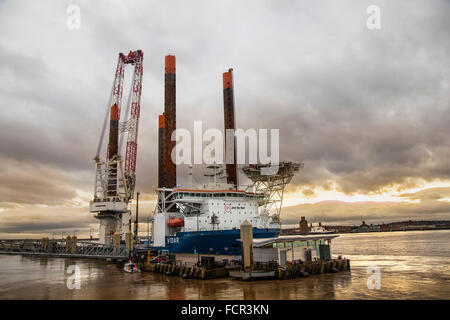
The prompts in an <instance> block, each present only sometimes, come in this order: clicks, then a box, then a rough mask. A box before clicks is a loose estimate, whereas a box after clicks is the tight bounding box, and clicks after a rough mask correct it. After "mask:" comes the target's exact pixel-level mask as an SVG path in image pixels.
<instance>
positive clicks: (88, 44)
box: [0, 0, 450, 203]
mask: <svg viewBox="0 0 450 320" xmlns="http://www.w3.org/2000/svg"><path fill="white" fill-rule="evenodd" d="M28 4H30V5H29V6H27V5H25V4H24V3H23V2H13V1H4V2H3V3H2V11H1V12H0V28H1V29H2V30H4V32H2V40H1V43H0V58H1V59H2V61H5V62H7V63H2V65H1V66H0V88H1V89H0V95H1V98H2V99H1V100H2V113H3V116H2V117H1V118H0V148H1V156H2V158H4V159H13V160H14V161H19V162H21V163H28V164H33V165H38V164H41V165H43V166H51V167H54V168H58V169H59V170H61V172H72V173H73V172H76V173H75V174H71V175H70V174H69V175H68V176H67V180H66V182H67V184H62V187H60V188H59V187H58V186H59V185H60V184H59V183H60V181H61V180H60V177H54V176H52V175H51V176H49V177H48V179H46V181H45V182H46V183H47V184H44V187H43V188H42V190H47V189H49V190H50V189H51V190H52V191H51V192H49V194H52V196H49V197H45V196H42V195H41V193H37V192H36V190H35V189H33V188H31V187H26V188H23V187H21V186H19V185H18V184H17V183H19V182H17V183H16V184H9V185H8V186H3V189H2V194H1V196H2V198H8V199H9V200H8V199H6V200H7V201H8V202H10V201H11V200H14V201H26V198H28V199H33V202H35V201H39V199H41V201H42V202H45V203H56V202H58V200H56V199H60V200H61V201H65V200H66V199H68V198H70V197H71V196H72V195H73V194H72V193H71V191H70V187H69V185H71V184H73V185H76V186H77V187H78V188H82V189H84V190H91V189H92V184H93V173H94V172H93V165H92V157H93V155H94V152H95V149H96V144H97V141H98V134H99V131H100V126H101V122H102V119H103V114H104V109H105V107H106V103H107V98H108V97H107V95H108V94H109V92H110V86H111V82H112V75H113V72H114V67H115V66H114V64H115V62H116V57H117V53H118V52H120V51H124V52H127V51H128V50H130V49H135V48H142V49H143V50H144V53H145V59H144V74H145V75H144V81H143V86H144V87H143V97H142V113H141V123H140V133H139V150H138V166H137V171H138V180H137V184H138V185H137V187H138V189H139V190H140V191H141V192H142V193H152V192H153V191H152V187H153V186H154V185H155V184H156V179H157V177H156V175H157V171H156V163H157V141H156V139H157V115H158V114H159V113H162V111H163V61H164V55H165V54H168V53H171V54H175V55H176V56H177V124H178V126H179V127H190V126H191V125H192V122H193V121H194V120H200V119H201V120H203V121H204V122H205V124H207V126H215V127H218V128H222V126H223V119H222V92H221V73H222V72H223V71H225V70H226V69H227V68H228V67H233V68H234V70H235V91H236V114H237V125H238V126H239V127H242V128H249V127H256V128H280V139H281V141H280V142H281V146H280V148H281V158H282V159H288V160H294V161H302V162H304V163H305V169H304V170H303V172H302V173H301V174H300V175H298V176H297V177H295V179H294V180H293V183H292V185H291V186H290V187H289V190H295V188H297V186H299V185H300V186H307V187H309V188H310V189H311V190H314V187H316V186H321V187H324V188H327V187H329V186H330V183H331V182H335V183H336V184H337V185H338V187H339V189H340V190H341V191H343V192H346V193H354V192H357V191H360V192H364V193H369V192H378V191H379V190H380V189H381V188H383V187H386V186H390V185H393V184H396V183H397V184H402V185H403V186H413V185H414V180H415V179H425V180H432V179H447V178H448V176H449V174H450V164H449V162H448V161H447V159H448V158H449V156H450V142H449V139H448V137H449V136H450V129H449V126H448V123H449V121H450V108H449V102H450V100H449V99H450V98H449V95H448V88H449V83H450V77H449V70H450V68H449V66H450V61H449V59H450V58H449V56H448V52H449V51H450V50H449V49H450V41H449V40H448V39H450V37H448V30H450V20H449V19H448V14H447V12H449V9H450V8H449V6H450V5H449V2H448V1H438V0H436V1H430V2H423V1H410V2H408V4H404V3H403V2H402V1H380V2H379V5H380V7H381V8H382V29H381V30H379V31H369V30H367V29H366V28H365V19H366V18H367V14H366V12H365V9H366V8H367V6H368V5H369V4H372V3H371V2H370V1H363V2H358V3H355V2H352V1H344V2H339V3H337V2H336V1H325V2H321V3H314V4H307V3H305V2H301V1H298V2H295V3H294V2H292V3H283V4H280V3H278V2H274V1H265V2H261V1H253V2H246V3H241V2H237V1H232V2H227V3H212V2H210V1H194V2H189V3H181V4H180V3H174V2H170V1H165V2H158V1H154V2H150V3H146V4H142V3H141V2H135V4H136V5H135V6H134V5H131V4H122V3H113V4H110V3H105V2H96V3H92V2H88V1H81V2H79V5H80V7H81V10H82V25H81V29H80V30H79V31H68V30H67V28H66V27H65V19H66V15H65V8H66V5H67V3H58V4H55V3H54V2H50V1H49V2H41V3H40V6H41V11H42V12H45V14H44V15H42V16H36V15H35V14H34V11H33V10H34V9H35V8H33V6H32V5H31V4H32V2H28ZM137 4H138V5H137ZM16 21H20V25H18V23H17V22H16ZM3 174H5V173H3ZM179 177H180V180H183V179H185V177H184V169H183V168H180V173H179ZM7 178H8V176H7V175H6V174H5V176H4V177H3V179H4V180H5V181H6V179H7ZM197 178H198V179H199V180H200V179H201V175H197ZM8 179H9V178H8ZM30 179H31V180H33V179H34V178H30ZM8 181H10V180H8ZM33 184H34V182H32V183H31V185H33ZM46 188H47V189H46ZM53 189H55V190H53ZM56 189H59V190H56ZM15 194H16V195H15ZM51 199H55V200H51ZM53 201H56V202H53Z"/></svg>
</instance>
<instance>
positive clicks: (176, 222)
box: [167, 218, 184, 228]
mask: <svg viewBox="0 0 450 320" xmlns="http://www.w3.org/2000/svg"><path fill="white" fill-rule="evenodd" d="M167 225H168V226H169V227H171V228H177V227H182V226H184V220H183V219H180V218H173V219H169V221H168V222H167Z"/></svg>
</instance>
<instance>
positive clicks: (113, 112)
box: [89, 50, 144, 244]
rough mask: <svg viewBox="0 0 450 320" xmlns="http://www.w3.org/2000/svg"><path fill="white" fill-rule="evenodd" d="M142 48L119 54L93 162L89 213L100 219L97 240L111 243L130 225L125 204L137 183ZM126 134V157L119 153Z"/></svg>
mask: <svg viewBox="0 0 450 320" xmlns="http://www.w3.org/2000/svg"><path fill="white" fill-rule="evenodd" d="M143 59H144V53H143V52H142V50H136V51H130V52H129V53H128V55H125V54H123V53H119V58H118V61H117V67H116V71H115V75H114V81H113V86H112V89H111V94H110V98H109V103H108V106H107V109H106V113H105V118H104V121H103V126H102V130H101V134H100V140H99V143H98V147H97V152H96V155H95V157H94V162H95V189H94V199H93V200H92V201H91V202H90V203H89V210H90V212H93V213H96V214H97V215H96V218H98V219H99V220H100V228H99V241H100V243H103V244H111V242H112V235H113V234H115V233H119V234H121V236H122V239H124V234H125V232H126V231H128V230H129V228H130V226H131V211H130V210H129V209H128V204H129V202H130V201H131V199H133V197H134V189H135V185H136V156H137V137H138V128H139V115H140V101H141V92H142V75H143ZM128 65H131V66H134V71H133V75H132V80H131V88H130V91H129V93H128V99H127V102H126V104H125V108H126V111H125V112H124V117H125V119H124V121H120V115H121V109H122V95H123V84H124V76H125V68H126V67H127V66H128ZM108 116H109V142H108V145H107V149H106V157H105V159H104V160H102V159H101V157H100V152H101V149H102V147H103V140H104V136H105V132H106V126H107V122H108ZM125 134H126V139H127V141H126V146H125V160H123V158H122V155H121V150H122V144H123V139H124V136H125Z"/></svg>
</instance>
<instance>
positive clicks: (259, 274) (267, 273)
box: [139, 259, 350, 280]
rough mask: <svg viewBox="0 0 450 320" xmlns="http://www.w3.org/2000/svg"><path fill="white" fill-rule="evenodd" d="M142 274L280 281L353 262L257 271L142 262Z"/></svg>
mask: <svg viewBox="0 0 450 320" xmlns="http://www.w3.org/2000/svg"><path fill="white" fill-rule="evenodd" d="M139 267H140V269H141V271H144V272H153V273H160V274H165V275H167V276H178V277H182V278H183V279H198V280H209V279H217V278H228V277H232V278H237V279H241V280H262V279H276V280H289V279H294V278H304V277H309V276H310V275H317V274H323V273H337V272H344V271H350V260H349V259H331V260H318V261H308V262H303V263H293V264H290V265H285V266H275V267H274V268H271V269H267V268H266V269H253V270H246V271H242V270H241V267H240V266H239V265H231V266H227V267H219V268H207V267H198V266H195V265H194V266H188V265H186V264H181V263H178V264H170V263H141V264H139Z"/></svg>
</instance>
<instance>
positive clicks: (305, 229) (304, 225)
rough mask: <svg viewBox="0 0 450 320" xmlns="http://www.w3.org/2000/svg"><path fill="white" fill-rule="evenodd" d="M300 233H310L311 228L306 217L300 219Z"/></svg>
mask: <svg viewBox="0 0 450 320" xmlns="http://www.w3.org/2000/svg"><path fill="white" fill-rule="evenodd" d="M299 227H300V233H309V230H310V228H309V227H308V221H306V218H305V217H301V218H300V223H299Z"/></svg>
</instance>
